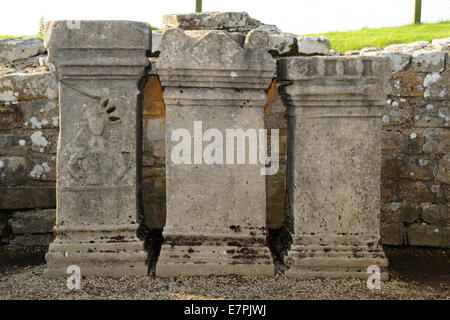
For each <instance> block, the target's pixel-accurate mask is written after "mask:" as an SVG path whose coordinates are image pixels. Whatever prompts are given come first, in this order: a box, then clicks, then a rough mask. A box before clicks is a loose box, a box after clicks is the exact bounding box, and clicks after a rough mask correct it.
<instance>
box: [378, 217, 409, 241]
mask: <svg viewBox="0 0 450 320" xmlns="http://www.w3.org/2000/svg"><path fill="white" fill-rule="evenodd" d="M404 238H405V227H404V226H403V223H399V222H398V223H382V224H381V243H382V244H387V245H391V246H401V245H403V244H404Z"/></svg>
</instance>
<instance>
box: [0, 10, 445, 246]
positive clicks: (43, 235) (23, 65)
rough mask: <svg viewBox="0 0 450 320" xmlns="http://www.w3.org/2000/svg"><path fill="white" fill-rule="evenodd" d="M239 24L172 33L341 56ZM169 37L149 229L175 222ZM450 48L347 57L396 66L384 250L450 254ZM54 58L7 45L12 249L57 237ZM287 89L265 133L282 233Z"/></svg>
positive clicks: (147, 125) (5, 162)
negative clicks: (170, 187)
mask: <svg viewBox="0 0 450 320" xmlns="http://www.w3.org/2000/svg"><path fill="white" fill-rule="evenodd" d="M208 17H210V16H207V18H208ZM239 17H240V18H239V19H237V20H236V21H235V22H234V23H233V24H228V25H223V24H220V23H219V24H218V23H217V21H221V20H220V19H222V18H221V16H220V15H219V18H218V19H209V18H208V19H209V21H208V23H207V24H204V23H203V22H202V23H203V24H202V23H200V22H196V23H197V24H198V23H200V26H198V25H197V26H194V27H192V25H190V24H189V26H188V27H185V26H184V25H183V23H186V21H188V20H189V17H182V19H181V18H180V17H178V18H176V19H175V18H174V17H166V18H165V19H166V21H167V24H168V25H169V26H177V27H182V28H186V29H205V28H209V29H220V30H226V31H229V32H231V33H232V34H234V37H235V38H236V41H244V39H245V35H246V34H247V33H248V32H249V31H250V30H252V29H255V28H258V29H262V30H264V31H266V32H268V33H269V43H270V46H269V47H270V48H269V52H270V53H271V54H272V56H273V57H275V58H279V57H282V56H305V55H338V54H339V53H336V52H334V51H332V50H331V51H330V44H329V41H328V39H326V38H303V37H299V36H296V35H292V34H286V33H282V32H281V31H280V30H278V29H277V28H276V27H274V26H269V25H264V24H262V23H261V22H257V21H255V20H254V19H251V18H249V17H248V15H247V16H246V15H244V14H241V15H240V16H239ZM177 19H178V20H177ZM208 19H207V20H208ZM226 21H228V20H226ZM175 24H176V25H175ZM163 31H164V30H162V31H157V32H153V36H152V58H150V60H151V62H152V63H153V64H154V65H153V67H152V68H150V71H149V74H148V78H147V82H146V84H145V86H144V89H143V100H142V118H143V124H142V125H143V140H142V199H143V213H144V219H145V220H144V222H145V225H146V226H147V227H148V228H150V229H162V228H163V226H164V225H165V223H166V176H165V133H164V132H165V126H166V123H165V117H166V106H165V104H164V100H163V93H164V89H163V87H162V86H161V83H160V78H159V75H158V70H157V69H156V68H155V62H157V61H158V55H159V53H160V51H161V39H162V35H163ZM190 32H196V31H195V30H193V31H190ZM449 49H450V39H449V38H447V39H437V40H434V41H433V42H432V43H428V42H419V43H414V44H405V45H392V46H389V47H387V48H384V49H378V48H365V49H363V50H360V51H353V52H347V53H345V55H361V56H386V57H388V58H390V60H391V63H392V75H391V77H390V80H389V83H390V85H391V88H392V93H391V94H390V95H389V96H388V98H387V100H386V103H385V106H384V107H383V110H382V124H383V131H382V146H381V149H382V162H381V212H380V219H381V237H382V243H383V244H387V245H412V246H433V247H447V248H448V247H450V236H449V235H450V231H449V228H450V213H449V212H450V210H449V198H450V190H449V183H450V182H449V181H450V171H449V170H450V158H449V157H450V154H449V148H450V138H449V135H450V133H449V132H450V131H449V127H448V126H449V119H450V110H449V108H450V107H449V100H450V88H449V87H450V67H449V63H450V61H449V56H448V55H449V52H450V50H449ZM342 55H344V53H343V54H342ZM45 57H46V55H45V49H44V46H43V43H42V40H39V39H14V40H0V64H1V66H0V210H1V211H0V238H1V239H2V242H4V243H10V244H16V245H30V244H31V245H36V244H42V245H47V244H48V243H49V242H50V241H51V239H52V237H53V235H52V234H51V229H52V228H51V226H52V225H53V224H54V219H55V210H54V208H55V206H56V200H55V199H56V197H55V181H56V174H55V172H56V167H55V166H56V146H57V143H58V132H59V122H58V121H59V118H58V117H59V110H58V90H57V83H56V81H55V80H54V78H53V77H52V75H51V73H50V71H49V69H48V67H47V66H46V65H45V63H44V61H43V58H45ZM281 84H282V83H281V82H280V81H278V80H274V81H273V82H272V84H271V85H270V87H269V88H268V89H266V90H265V93H266V95H267V98H268V103H267V105H266V107H265V108H264V123H265V127H266V128H267V129H279V130H280V131H279V132H280V169H279V171H278V173H277V174H276V175H272V176H266V214H267V225H268V227H269V228H270V229H273V230H277V229H280V228H281V227H282V226H283V223H284V222H285V219H286V218H285V217H286V215H285V209H284V207H285V204H284V203H285V199H284V198H285V194H286V154H287V146H286V145H287V135H288V134H287V122H286V119H285V113H286V108H285V106H284V105H283V103H282V101H281V97H280V95H279V92H278V88H279V86H280V85H281Z"/></svg>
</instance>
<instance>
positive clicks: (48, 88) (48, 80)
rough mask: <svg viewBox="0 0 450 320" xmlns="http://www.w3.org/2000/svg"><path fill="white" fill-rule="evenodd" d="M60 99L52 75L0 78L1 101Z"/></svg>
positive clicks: (5, 76)
mask: <svg viewBox="0 0 450 320" xmlns="http://www.w3.org/2000/svg"><path fill="white" fill-rule="evenodd" d="M57 97H58V86H57V83H56V81H55V79H54V78H53V77H52V75H51V74H50V73H11V74H7V75H4V76H1V77H0V101H6V102H17V101H21V100H32V99H48V100H54V99H56V98H57Z"/></svg>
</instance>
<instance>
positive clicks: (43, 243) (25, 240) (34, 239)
mask: <svg viewBox="0 0 450 320" xmlns="http://www.w3.org/2000/svg"><path fill="white" fill-rule="evenodd" d="M53 238H54V236H53V234H52V233H44V234H24V235H16V236H14V238H12V239H11V241H10V242H9V243H10V244H12V245H15V246H33V247H34V246H37V247H47V246H48V245H49V244H50V243H51V242H52V240H53Z"/></svg>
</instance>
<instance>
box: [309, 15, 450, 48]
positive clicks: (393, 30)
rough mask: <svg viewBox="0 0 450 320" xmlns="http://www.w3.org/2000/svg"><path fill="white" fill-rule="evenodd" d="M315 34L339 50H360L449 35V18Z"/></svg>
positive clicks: (429, 39)
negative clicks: (396, 25) (399, 25)
mask: <svg viewBox="0 0 450 320" xmlns="http://www.w3.org/2000/svg"><path fill="white" fill-rule="evenodd" d="M317 35H321V36H326V37H328V38H329V39H330V43H331V48H332V49H334V50H336V51H339V52H345V51H348V50H360V49H362V48H364V47H377V48H383V47H386V46H388V45H390V44H396V43H411V42H415V41H431V40H433V39H439V38H447V37H450V20H449V21H443V22H438V23H423V24H419V25H414V24H411V25H406V26H401V27H387V28H378V29H368V28H363V29H361V30H356V31H344V32H327V33H323V34H314V36H317Z"/></svg>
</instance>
